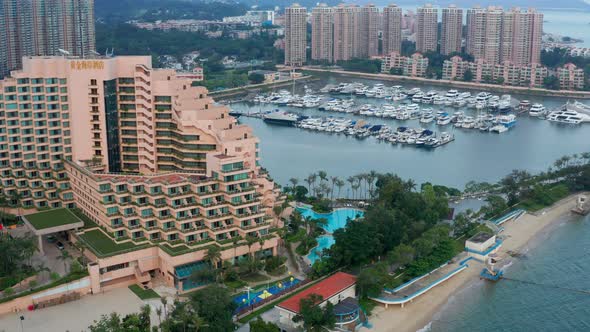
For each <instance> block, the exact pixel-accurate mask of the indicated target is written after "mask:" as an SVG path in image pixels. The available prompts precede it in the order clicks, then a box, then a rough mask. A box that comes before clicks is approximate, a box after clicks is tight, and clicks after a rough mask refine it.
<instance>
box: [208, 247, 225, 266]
mask: <svg viewBox="0 0 590 332" xmlns="http://www.w3.org/2000/svg"><path fill="white" fill-rule="evenodd" d="M220 259H221V248H219V247H218V246H210V247H209V248H208V249H207V253H206V254H205V260H208V261H209V263H210V264H211V266H213V268H218V262H219V260H220Z"/></svg>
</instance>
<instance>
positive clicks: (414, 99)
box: [408, 91, 424, 103]
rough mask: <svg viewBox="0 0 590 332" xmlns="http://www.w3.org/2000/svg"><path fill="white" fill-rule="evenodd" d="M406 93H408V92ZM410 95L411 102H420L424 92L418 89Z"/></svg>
mask: <svg viewBox="0 0 590 332" xmlns="http://www.w3.org/2000/svg"><path fill="white" fill-rule="evenodd" d="M408 95H410V94H409V93H408ZM411 96H412V102H413V103H421V102H422V98H423V97H424V93H422V91H418V92H417V93H415V94H413V95H411Z"/></svg>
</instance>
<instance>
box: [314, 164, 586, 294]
mask: <svg viewBox="0 0 590 332" xmlns="http://www.w3.org/2000/svg"><path fill="white" fill-rule="evenodd" d="M312 183H313V181H312ZM369 183H370V182H369ZM368 186H369V185H368ZM369 187H370V186H369ZM586 190H590V153H582V154H575V155H572V156H564V157H562V158H560V159H558V160H557V161H556V162H555V163H554V164H553V165H552V167H550V168H549V169H548V170H547V171H545V172H541V173H539V174H536V175H532V174H530V173H529V172H526V171H522V170H515V171H512V172H511V173H510V174H508V175H506V176H505V177H504V178H502V179H501V180H500V181H499V182H498V183H495V184H492V183H486V182H481V183H477V182H473V181H472V182H469V183H467V185H466V186H465V191H464V192H463V193H461V192H460V191H459V190H457V189H453V188H446V187H444V186H436V185H432V184H431V183H424V184H422V185H421V186H420V189H419V190H416V185H415V183H413V182H412V181H410V180H408V181H404V180H402V179H400V178H399V177H397V176H395V175H393V174H378V175H377V176H376V181H375V183H374V189H372V190H368V192H370V193H371V194H370V195H369V197H370V200H369V201H370V202H371V204H370V206H369V207H368V208H367V209H366V212H365V215H364V217H363V219H362V222H351V221H349V222H348V223H347V225H346V227H344V228H342V229H338V230H336V231H335V232H334V234H333V236H334V240H335V244H334V245H332V247H330V248H329V249H325V250H324V253H323V254H322V258H321V259H320V260H317V261H316V262H315V263H314V265H313V266H312V272H311V273H312V276H313V277H320V276H323V275H326V274H328V273H330V272H331V271H334V270H337V269H347V270H350V271H352V272H356V273H357V274H358V276H359V278H358V287H359V292H360V294H361V303H365V304H366V303H367V302H366V301H364V299H366V298H367V297H371V296H377V295H378V294H379V293H380V292H381V291H382V289H383V287H384V286H386V287H396V286H398V285H400V284H402V283H403V282H405V281H407V280H410V279H412V278H414V277H417V276H420V275H423V274H424V273H427V272H428V271H431V270H433V269H434V268H436V267H438V266H440V265H441V264H444V263H445V262H447V261H449V260H451V259H452V258H453V257H455V256H456V255H457V254H458V253H459V252H461V251H462V250H463V243H464V241H465V239H466V238H468V237H470V236H473V235H475V234H476V233H479V232H487V233H490V232H492V230H490V229H489V228H487V227H486V226H485V225H483V224H482V223H481V222H480V220H486V219H492V218H497V217H499V216H501V215H502V214H505V213H506V212H508V211H509V210H511V209H514V208H517V207H519V208H524V209H527V210H529V211H530V210H533V211H534V210H539V209H542V208H544V207H547V206H550V205H552V204H554V203H555V202H557V201H558V200H560V199H562V198H564V197H566V196H568V195H570V194H571V193H574V192H579V191H586ZM461 194H466V195H475V196H478V195H480V196H486V205H485V206H484V207H483V208H482V209H481V210H479V211H471V210H467V211H465V212H462V213H459V214H457V215H456V216H455V218H454V221H453V222H452V223H447V222H443V220H444V219H446V217H447V216H448V214H449V210H448V203H449V197H459V196H461Z"/></svg>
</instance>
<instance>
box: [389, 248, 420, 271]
mask: <svg viewBox="0 0 590 332" xmlns="http://www.w3.org/2000/svg"><path fill="white" fill-rule="evenodd" d="M415 255H416V250H415V249H414V248H413V247H412V246H409V245H407V244H403V243H402V244H400V245H398V246H396V247H395V248H394V249H393V250H392V251H390V252H389V253H388V259H389V262H390V263H391V264H399V265H401V266H404V265H406V264H408V263H410V262H411V261H413V260H414V256H415Z"/></svg>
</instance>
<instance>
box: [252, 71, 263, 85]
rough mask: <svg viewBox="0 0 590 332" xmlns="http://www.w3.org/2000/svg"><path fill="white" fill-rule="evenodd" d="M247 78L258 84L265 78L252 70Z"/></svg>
mask: <svg viewBox="0 0 590 332" xmlns="http://www.w3.org/2000/svg"><path fill="white" fill-rule="evenodd" d="M248 79H249V80H250V82H252V83H253V84H260V83H263V82H264V79H265V78H264V74H261V73H257V72H253V73H251V74H250V75H248Z"/></svg>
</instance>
